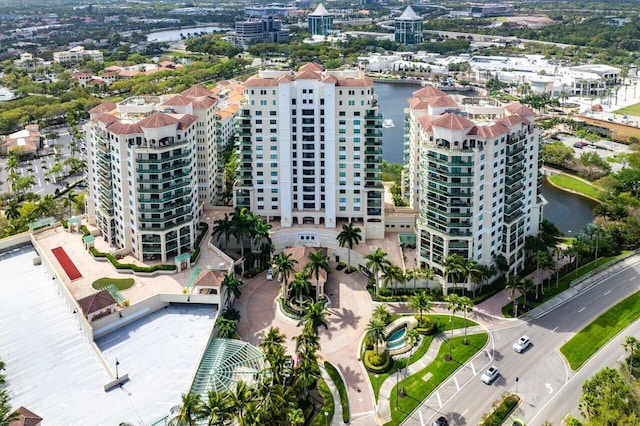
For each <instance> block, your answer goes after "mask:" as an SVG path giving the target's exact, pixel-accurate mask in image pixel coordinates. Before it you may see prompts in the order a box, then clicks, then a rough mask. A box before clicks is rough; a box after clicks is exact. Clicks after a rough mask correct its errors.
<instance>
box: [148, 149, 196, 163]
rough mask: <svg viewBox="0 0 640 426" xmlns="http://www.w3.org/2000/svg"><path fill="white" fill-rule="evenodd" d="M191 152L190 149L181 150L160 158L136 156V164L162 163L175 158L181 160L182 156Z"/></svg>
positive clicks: (186, 155)
mask: <svg viewBox="0 0 640 426" xmlns="http://www.w3.org/2000/svg"><path fill="white" fill-rule="evenodd" d="M190 154H191V150H190V149H185V150H182V152H181V153H180V154H171V155H170V156H166V157H162V158H155V159H150V158H136V163H138V164H162V163H168V162H171V161H175V160H181V159H183V158H187V157H188V156H189V155H190Z"/></svg>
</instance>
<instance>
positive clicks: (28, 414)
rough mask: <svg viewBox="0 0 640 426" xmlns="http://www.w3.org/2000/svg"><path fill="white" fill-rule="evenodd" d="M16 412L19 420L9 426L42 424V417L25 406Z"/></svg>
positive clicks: (35, 425)
mask: <svg viewBox="0 0 640 426" xmlns="http://www.w3.org/2000/svg"><path fill="white" fill-rule="evenodd" d="M16 412H17V413H18V420H14V421H12V422H11V423H9V426H38V425H39V424H40V423H41V422H42V417H40V416H39V415H37V414H36V413H34V412H33V411H31V410H29V409H27V408H25V407H24V406H20V408H18V409H17V410H16Z"/></svg>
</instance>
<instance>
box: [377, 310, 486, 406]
mask: <svg viewBox="0 0 640 426" xmlns="http://www.w3.org/2000/svg"><path fill="white" fill-rule="evenodd" d="M425 317H429V318H431V319H433V320H434V321H435V322H436V323H437V324H438V333H442V332H445V331H450V330H452V329H454V330H455V329H457V328H463V327H464V325H465V324H467V327H473V326H476V325H478V323H476V322H475V321H471V320H469V319H467V320H466V323H465V319H464V318H463V317H460V316H458V315H456V316H455V317H454V318H453V321H450V319H451V315H443V314H437V315H425ZM436 334H437V333H436ZM433 338H434V336H423V338H422V340H421V342H420V346H418V348H417V349H415V350H414V353H413V355H411V357H410V358H408V360H409V365H411V364H413V363H414V362H416V361H417V360H419V359H420V358H422V356H423V355H424V354H426V353H427V350H429V345H431V342H432V341H433ZM405 365H407V358H404V359H399V360H397V361H394V363H393V367H391V370H389V372H387V373H384V374H374V373H368V375H369V382H371V388H372V389H373V395H374V396H375V398H376V401H378V393H379V392H380V386H382V383H383V382H384V381H385V379H386V378H387V377H389V376H391V375H393V373H395V372H396V371H398V370H400V369H402V368H404V367H405Z"/></svg>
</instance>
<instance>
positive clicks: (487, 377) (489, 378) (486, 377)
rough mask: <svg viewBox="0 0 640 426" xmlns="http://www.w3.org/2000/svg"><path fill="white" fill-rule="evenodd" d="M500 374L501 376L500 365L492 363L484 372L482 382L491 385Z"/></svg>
mask: <svg viewBox="0 0 640 426" xmlns="http://www.w3.org/2000/svg"><path fill="white" fill-rule="evenodd" d="M498 376H500V371H499V370H498V367H496V366H495V365H492V366H491V367H489V368H488V369H487V371H485V372H484V373H483V374H482V377H481V378H480V379H481V380H482V383H484V384H486V385H490V384H491V383H493V382H495V381H496V379H497V378H498Z"/></svg>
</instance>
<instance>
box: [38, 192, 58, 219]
mask: <svg viewBox="0 0 640 426" xmlns="http://www.w3.org/2000/svg"><path fill="white" fill-rule="evenodd" d="M54 204H55V199H54V198H53V195H52V194H47V195H45V196H44V197H42V198H41V199H40V201H39V202H38V205H37V206H36V214H37V215H38V216H39V217H42V216H44V217H46V216H49V214H51V211H52V210H53V207H54Z"/></svg>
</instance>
